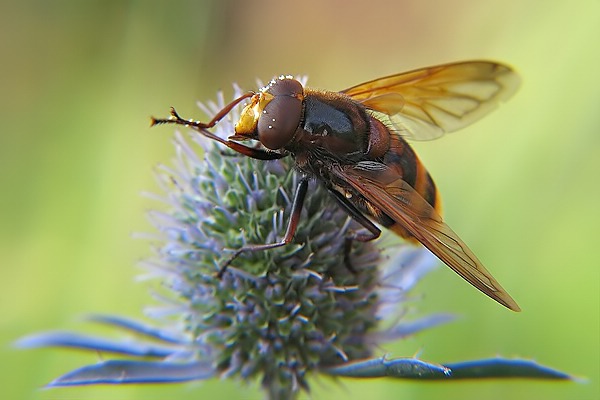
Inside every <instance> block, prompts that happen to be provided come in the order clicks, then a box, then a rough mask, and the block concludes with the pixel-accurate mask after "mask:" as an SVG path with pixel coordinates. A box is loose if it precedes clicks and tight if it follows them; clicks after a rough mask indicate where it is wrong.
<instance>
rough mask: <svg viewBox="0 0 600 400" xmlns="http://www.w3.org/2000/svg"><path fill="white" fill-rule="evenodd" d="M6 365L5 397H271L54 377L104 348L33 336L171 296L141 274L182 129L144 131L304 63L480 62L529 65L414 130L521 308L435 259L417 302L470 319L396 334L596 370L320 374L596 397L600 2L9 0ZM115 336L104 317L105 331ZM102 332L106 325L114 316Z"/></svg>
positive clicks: (373, 72)
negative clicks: (470, 122)
mask: <svg viewBox="0 0 600 400" xmlns="http://www.w3.org/2000/svg"><path fill="white" fill-rule="evenodd" d="M0 11H1V12H0V51H1V54H2V58H3V60H2V63H1V64H0V68H1V72H2V73H1V74H0V113H1V116H2V118H1V119H0V123H1V124H2V128H1V129H2V130H1V132H0V180H1V182H0V183H1V186H0V187H1V189H2V194H1V195H0V254H1V256H0V263H1V264H0V265H1V267H0V268H1V278H0V305H1V307H2V319H1V322H0V335H1V336H0V344H1V345H2V349H1V350H0V351H1V353H0V354H1V355H2V357H0V358H1V359H2V363H0V376H2V377H3V379H2V381H3V382H4V383H3V385H2V392H3V398H6V399H25V398H32V399H53V398H83V399H101V398H118V399H142V398H143V399H159V398H180V399H183V398H237V397H243V398H260V392H259V391H257V390H255V389H254V388H252V389H250V390H248V389H247V388H244V387H241V386H238V385H235V384H232V383H231V382H229V381H218V380H212V381H209V382H207V383H202V384H185V385H172V386H156V385H155V386H148V387H139V386H133V387H122V388H119V387H88V388H77V389H61V390H51V391H39V390H38V389H37V388H38V387H39V386H40V385H43V384H44V383H46V382H48V381H49V380H51V379H52V378H54V377H56V376H58V375H59V374H61V373H64V372H66V371H68V370H70V369H73V368H75V367H77V366H80V365H84V364H88V363H93V362H96V361H97V360H98V359H99V356H97V355H95V354H81V353H77V352H69V351H60V350H34V351H16V350H14V349H12V348H11V347H10V343H11V342H12V341H14V340H15V339H16V338H18V337H19V336H22V335H24V334H27V333H30V332H35V331H40V330H46V329H54V328H60V329H74V330H75V329H76V330H86V329H87V330H88V331H90V330H89V329H90V327H89V326H88V325H86V324H83V323H81V321H79V320H77V317H78V316H81V315H82V314H85V313H88V312H105V313H116V314H121V315H126V316H132V317H137V316H141V313H142V311H141V310H142V308H143V307H144V306H145V305H153V304H156V301H155V300H153V299H152V298H151V297H150V294H149V293H148V292H149V284H148V283H144V282H142V283H139V282H137V283H136V282H134V278H135V277H136V276H137V275H138V274H139V273H140V272H141V271H140V270H139V269H137V268H136V267H135V263H136V262H137V261H139V260H141V259H143V258H144V257H147V256H148V255H149V254H150V250H149V245H148V243H147V242H145V241H141V240H135V239H132V238H131V233H133V232H148V231H152V228H151V226H150V224H149V223H148V222H147V221H146V217H145V211H146V210H148V209H152V208H154V207H158V206H159V204H157V203H154V202H152V201H151V200H149V199H147V198H144V197H142V196H140V195H139V193H140V192H142V191H157V187H156V185H155V183H154V181H153V176H152V169H153V168H154V167H155V166H156V165H157V164H158V163H161V162H167V161H168V160H169V159H170V158H171V157H172V155H173V149H172V146H171V142H170V137H171V135H172V131H173V130H172V129H170V128H155V129H153V130H150V129H149V128H148V121H149V120H148V117H149V116H150V115H151V114H154V115H157V116H162V115H165V114H166V113H167V111H168V107H169V106H171V105H174V106H177V108H178V110H179V111H180V112H181V114H183V115H185V116H197V117H198V118H201V117H202V115H200V114H199V113H198V111H197V109H196V106H195V102H196V101H197V100H206V99H212V98H213V97H214V95H215V92H216V91H217V90H218V89H221V88H223V89H225V90H226V93H227V94H230V93H231V91H230V90H229V88H230V84H231V82H233V81H236V82H238V83H240V84H241V85H243V86H244V87H247V88H251V87H252V86H253V83H254V79H255V78H257V77H258V78H261V79H263V80H267V79H269V78H271V77H272V76H273V75H278V74H282V73H289V74H308V75H309V77H310V81H309V82H310V83H311V84H312V85H313V86H316V87H319V88H326V89H332V90H335V89H342V88H344V87H348V86H351V85H354V84H357V83H359V82H362V81H365V80H369V79H372V78H375V77H378V76H382V75H388V74H392V73H396V72H400V71H402V70H408V69H412V68H417V67H421V66H427V65H432V64H438V63H444V62H450V61H458V60H464V59H473V58H484V59H496V60H501V61H504V62H507V63H509V64H511V65H513V66H514V67H515V68H516V69H517V70H518V71H519V73H520V74H521V75H522V79H523V85H522V88H521V89H520V91H519V92H518V93H517V95H516V96H515V97H514V98H513V99H511V100H510V101H509V102H508V103H507V104H506V105H505V106H503V107H500V108H499V109H498V110H497V111H495V112H494V113H493V114H492V115H490V116H489V117H487V118H486V119H484V120H483V121H481V122H479V123H477V124H475V125H474V126H472V127H469V128H468V129H465V130H464V131H463V132H461V133H457V134H453V135H451V136H449V137H445V138H444V139H441V140H438V141H435V142H429V143H417V144H416V145H415V147H416V148H417V150H418V152H419V154H420V155H421V158H422V159H423V161H424V162H425V164H426V165H427V166H428V168H429V169H430V171H431V173H432V175H433V176H434V177H435V179H436V181H437V183H438V186H439V188H440V190H441V191H442V194H443V196H444V200H445V210H446V216H447V221H448V222H449V224H450V225H451V226H452V227H453V228H454V230H456V231H457V232H458V233H459V234H460V235H461V237H462V238H463V239H464V240H465V241H466V242H467V243H469V244H470V246H471V247H472V249H473V250H474V251H475V252H476V253H477V254H478V255H479V257H480V258H481V259H482V260H483V261H484V263H485V264H486V265H487V266H488V268H489V269H490V270H492V271H493V272H494V275H495V276H496V277H497V278H498V280H499V281H500V282H502V284H503V285H504V287H505V288H506V289H507V290H509V292H510V293H511V295H513V296H514V297H515V299H517V301H518V302H519V304H520V305H521V307H522V308H523V312H522V313H520V314H515V313H511V312H508V311H506V310H505V309H503V308H501V307H499V306H498V305H497V304H494V303H493V302H492V301H490V300H488V299H487V298H485V297H484V296H482V295H481V294H480V293H478V292H477V291H475V290H473V289H472V288H470V287H469V286H468V285H466V284H464V283H463V282H461V280H460V279H459V278H457V277H456V276H454V274H453V273H451V272H450V271H449V270H448V269H447V268H440V269H439V270H437V271H436V272H434V273H433V274H431V275H430V276H429V277H427V279H426V280H425V281H424V282H423V284H422V285H420V286H419V288H418V292H419V293H420V294H422V295H423V296H424V299H423V301H421V302H420V303H419V304H416V306H417V307H420V308H422V309H423V310H426V311H451V312H456V313H458V314H460V315H461V319H459V320H458V321H457V322H455V323H453V324H451V325H448V326H445V327H440V328H436V329H434V330H431V331H428V332H426V333H423V334H421V335H419V336H417V337H416V338H412V339H409V340H406V341H404V342H400V343H397V344H394V345H391V346H389V347H388V348H385V349H382V350H381V352H382V354H383V353H384V352H389V353H390V354H391V355H392V356H407V355H412V354H415V353H417V352H420V356H421V357H422V358H424V359H426V360H431V361H438V362H445V361H448V362H453V361H460V360H466V359H476V358H484V357H488V356H494V355H497V354H500V355H503V356H509V357H510V356H521V357H526V358H534V359H536V360H537V361H539V362H541V363H543V364H546V365H549V366H552V367H555V368H559V369H562V370H564V371H567V372H570V373H573V374H576V375H577V376H580V377H586V378H587V379H588V381H587V383H548V382H531V381H486V382H468V383H447V384H443V383H435V384H432V383H418V382H387V381H383V380H374V381H342V382H341V385H338V384H335V383H332V382H331V381H328V380H326V379H320V380H318V381H317V382H315V384H314V395H313V396H314V398H331V397H333V396H345V397H350V398H357V399H358V398H370V399H372V398H385V399H389V398H427V399H429V398H443V399H448V400H449V399H480V398H486V399H506V398H514V399H517V398H519V399H521V398H532V399H535V398H540V399H541V398H543V399H567V398H569V399H570V398H572V399H595V398H598V396H599V383H598V379H599V363H600V360H599V347H600V345H599V341H600V337H599V335H600V333H599V324H600V323H599V313H600V310H599V303H600V300H599V292H598V290H599V281H600V277H599V273H598V260H599V258H600V250H599V245H600V229H599V228H598V226H600V211H599V207H600V180H599V178H598V174H599V173H600V138H599V137H600V135H599V133H600V112H599V111H600V80H599V78H598V76H599V74H598V66H599V65H600V44H599V43H600V42H599V39H600V2H598V1H595V0H574V1H571V2H566V1H548V0H547V1H541V0H540V1H529V2H525V1H521V0H505V1H487V2H486V1H467V0H460V1H452V2H437V1H391V0H390V1H378V0H372V1H369V2H348V1H341V0H340V1H329V2H326V1H303V2H292V1H285V2H284V1H274V0H273V1H266V0H265V1H254V2H249V1H239V2H237V1H211V2H209V1H204V2H202V1H199V2H166V1H164V2H162V1H137V2H135V1H130V2H125V1H123V2H120V1H87V2H75V1H73V2H44V1H28V2H27V1H26V2H11V4H6V3H5V4H3V5H2V6H1V9H0ZM93 332H98V331H93ZM100 333H107V332H106V331H104V330H103V331H100Z"/></svg>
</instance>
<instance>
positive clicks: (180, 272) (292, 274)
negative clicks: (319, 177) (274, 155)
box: [155, 93, 432, 397]
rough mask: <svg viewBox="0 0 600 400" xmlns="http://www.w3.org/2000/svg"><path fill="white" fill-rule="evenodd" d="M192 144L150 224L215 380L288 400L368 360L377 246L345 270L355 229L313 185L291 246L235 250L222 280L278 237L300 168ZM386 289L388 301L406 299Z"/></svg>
mask: <svg viewBox="0 0 600 400" xmlns="http://www.w3.org/2000/svg"><path fill="white" fill-rule="evenodd" d="M240 94H241V93H236V95H240ZM222 106H224V104H223V101H222V99H221V100H220V101H219V103H217V104H209V105H208V106H206V107H204V106H202V108H203V109H204V111H205V113H207V114H208V115H211V114H214V113H216V112H217V111H218V109H220V108H221V107H222ZM238 118H239V111H238V110H234V111H233V112H231V113H230V114H229V115H228V116H227V118H226V119H225V120H222V121H221V122H220V123H219V124H218V128H217V134H222V135H223V136H226V135H228V134H230V133H231V132H233V124H234V123H235V122H236V121H237V120H238ZM192 140H194V141H196V142H199V143H200V144H201V146H202V148H203V149H205V151H204V154H203V157H202V158H200V157H199V156H198V155H197V154H198V153H197V152H196V151H193V150H192V149H191V148H190V147H189V145H188V144H187V142H186V141H185V140H184V139H183V138H182V137H181V136H177V138H176V146H177V148H178V158H177V162H176V168H175V169H165V170H164V171H165V173H164V174H162V175H161V182H162V184H163V186H164V187H165V189H166V192H167V193H168V196H169V197H168V203H169V205H170V207H171V211H170V212H169V214H168V216H165V215H162V216H163V217H166V218H160V217H159V218H155V222H156V224H155V225H156V226H157V228H158V229H160V230H161V231H162V232H164V233H165V234H166V237H168V243H167V245H166V246H164V247H163V248H162V249H161V250H160V257H159V258H160V260H161V263H162V264H163V265H164V268H165V269H167V270H169V271H171V272H173V277H174V279H173V280H172V282H171V288H172V290H173V291H174V292H176V293H177V294H178V296H179V297H180V298H181V299H182V300H183V302H184V304H185V305H186V308H187V311H186V317H185V320H186V321H187V330H188V331H189V333H191V334H192V336H193V337H195V338H196V340H197V341H198V342H200V343H202V344H203V345H204V346H206V347H207V349H209V350H210V351H209V353H210V354H211V356H212V357H213V360H212V361H213V365H214V366H215V368H216V370H217V371H218V373H219V374H221V375H226V376H239V377H241V378H243V379H250V378H254V377H255V376H259V377H260V378H261V381H262V385H263V386H264V387H265V388H267V389H268V390H269V391H270V392H272V391H275V392H276V391H278V390H282V391H283V392H290V393H291V392H295V391H296V390H297V389H298V388H304V389H307V388H308V383H307V380H306V378H307V373H309V372H310V371H314V370H319V369H320V368H323V367H331V366H335V365H339V364H341V363H345V362H347V361H349V360H357V359H363V358H366V357H368V356H370V355H371V353H372V349H373V345H374V342H373V340H372V337H371V334H372V333H374V332H375V328H376V327H377V323H378V310H379V309H380V307H381V305H382V303H383V302H385V301H386V299H385V298H382V296H381V295H380V293H379V291H380V290H381V289H382V285H381V275H380V274H381V270H380V269H378V267H377V266H378V265H379V264H381V262H382V261H383V259H382V256H381V252H380V249H379V248H378V247H377V244H376V243H375V242H367V243H360V242H358V243H355V244H354V245H353V248H352V253H351V262H352V267H353V268H352V271H351V270H350V269H349V267H348V265H347V263H345V262H344V257H343V254H344V245H345V241H346V237H347V236H348V235H349V234H350V231H351V230H355V229H359V227H358V226H356V224H355V223H353V222H352V220H351V219H350V218H349V217H348V215H347V214H346V213H345V212H344V210H342V209H341V208H340V207H339V205H338V204H337V203H335V201H334V200H333V199H332V198H331V195H330V194H329V193H328V192H327V190H326V189H324V188H323V187H322V186H321V185H319V183H318V182H311V183H310V188H309V195H308V196H307V198H306V200H305V203H304V208H303V212H302V216H301V220H300V221H301V222H300V223H299V227H298V229H297V231H296V234H295V237H294V242H293V243H292V244H289V245H286V246H283V247H279V248H275V249H271V250H266V251H257V252H245V253H242V255H240V257H239V258H237V259H235V261H234V262H233V264H232V265H231V266H229V267H228V269H227V271H226V272H225V274H224V275H223V276H222V277H218V276H217V272H218V271H219V269H220V268H221V266H222V265H223V264H224V263H226V262H227V261H228V259H229V258H230V257H231V255H232V251H235V250H237V249H239V248H241V247H243V246H246V245H248V244H262V243H273V242H276V241H278V240H279V239H280V238H281V237H282V236H283V235H284V232H285V229H286V222H287V220H288V218H289V211H290V208H291V202H292V199H293V197H294V191H295V189H296V186H297V184H298V173H297V172H296V171H295V170H294V168H293V160H292V159H291V158H284V159H282V160H277V161H271V162H261V161H256V160H253V159H250V158H248V157H244V156H240V155H236V154H228V153H223V149H221V148H219V147H217V146H215V145H213V144H212V143H207V141H206V139H204V138H202V137H201V136H199V135H194V136H192ZM422 257H424V258H425V259H426V258H428V257H427V254H425V253H423V254H422ZM431 265H432V260H431V259H430V260H429V263H428V262H426V261H425V262H424V264H423V265H422V266H423V267H424V268H426V267H427V266H431ZM397 277H398V276H396V278H397ZM393 286H394V285H393V284H390V285H388V287H387V289H388V291H389V288H390V287H393ZM393 290H395V291H396V292H397V293H396V296H395V299H394V301H395V300H397V299H398V298H399V297H400V296H401V295H402V294H403V293H404V292H403V290H402V287H398V286H397V287H395V288H394V289H393ZM204 356H206V355H204ZM272 394H275V393H272ZM275 397H280V396H275Z"/></svg>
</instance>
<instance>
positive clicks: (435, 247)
mask: <svg viewBox="0 0 600 400" xmlns="http://www.w3.org/2000/svg"><path fill="white" fill-rule="evenodd" d="M334 173H336V174H337V175H338V177H339V178H340V179H343V180H344V181H345V182H347V183H349V184H350V185H351V186H352V187H353V188H354V189H356V191H357V192H358V193H360V194H361V195H362V196H364V198H365V199H366V200H367V201H369V202H370V203H372V204H373V205H374V206H375V207H377V208H378V209H380V210H381V211H383V212H384V213H385V214H387V215H388V216H389V217H391V218H392V219H393V220H394V221H395V222H396V223H399V224H400V225H401V226H402V227H403V228H405V229H406V230H407V231H408V232H409V233H410V234H412V235H413V236H414V237H415V238H416V239H417V240H418V241H419V242H421V243H422V244H423V245H424V246H425V247H427V248H428V249H429V250H430V251H431V252H432V253H434V254H435V255H436V256H437V257H438V258H439V259H440V260H442V261H443V262H444V263H445V264H446V265H448V266H449V267H450V268H452V269H453V270H454V271H455V272H456V273H457V274H459V275H460V276H462V277H463V278H464V279H465V280H466V281H467V282H469V283H470V284H471V285H473V286H475V287H476V288H477V289H479V290H480V291H482V292H483V293H485V294H486V295H488V296H489V297H491V298H492V299H494V300H496V301H497V302H498V303H500V304H502V305H504V306H505V307H507V308H509V309H511V310H513V311H520V308H519V306H518V305H517V303H516V302H515V301H514V300H513V299H512V297H510V295H509V294H508V293H507V292H506V291H505V290H504V289H503V288H502V286H501V285H500V284H499V283H498V282H497V281H496V279H494V277H493V276H492V275H491V274H490V272H489V271H488V270H487V269H486V268H485V267H484V266H483V264H482V263H481V261H479V259H478V258H477V257H476V256H475V254H473V252H472V251H471V249H469V247H468V246H467V245H466V244H465V243H464V242H463V241H462V240H461V239H460V238H459V237H458V235H457V234H456V233H455V232H454V231H453V230H452V229H450V227H449V226H448V225H446V224H445V223H444V221H443V220H442V218H441V217H440V215H439V214H438V213H437V212H436V211H435V210H434V208H433V207H432V206H431V205H430V204H429V203H428V202H427V201H425V200H424V199H423V198H422V197H421V196H420V195H419V194H418V193H417V192H416V191H415V190H414V189H413V188H412V187H411V186H410V185H409V184H408V183H406V182H405V181H403V180H402V179H400V178H398V177H397V176H394V173H393V172H392V171H391V170H390V169H389V168H388V167H386V166H385V165H384V164H381V163H373V162H361V163H358V164H357V165H354V166H345V167H341V168H340V169H335V170H334Z"/></svg>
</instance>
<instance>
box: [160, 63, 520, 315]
mask: <svg viewBox="0 0 600 400" xmlns="http://www.w3.org/2000/svg"><path fill="white" fill-rule="evenodd" d="M518 85H519V78H518V76H517V75H516V74H515V73H514V72H513V71H512V70H511V69H510V68H509V67H507V66H505V65H502V64H498V63H494V62H488V61H467V62H459V63H451V64H444V65H439V66H434V67H429V68H422V69H417V70H414V71H410V72H404V73H400V74H397V75H391V76H387V77H384V78H379V79H375V80H372V81H369V82H365V83H362V84H360V85H357V86H353V87H351V88H349V89H346V90H342V91H341V92H330V91H322V90H313V89H310V88H305V87H303V86H302V84H301V83H300V82H298V81H297V80H295V79H294V78H292V77H289V76H281V77H279V78H277V79H274V80H272V81H271V82H270V83H269V84H268V85H267V86H266V87H264V88H263V89H261V90H260V91H259V92H258V93H254V92H250V93H246V94H245V95H243V96H241V97H239V98H237V99H235V100H234V101H233V102H231V103H230V104H228V105H227V106H225V107H224V108H223V109H222V110H221V111H219V112H218V113H217V114H216V115H215V117H214V118H213V119H212V120H210V121H209V122H207V123H203V122H199V121H194V120H186V119H183V118H181V117H180V116H179V115H178V114H177V112H176V111H175V110H174V109H171V116H170V117H169V118H167V119H155V118H153V119H152V125H156V124H166V123H170V124H178V125H184V126H189V127H192V128H193V129H195V130H196V131H198V133H200V134H201V135H203V136H206V137H208V138H210V139H213V140H216V141H218V142H220V143H222V144H223V145H225V146H227V147H229V148H230V149H232V150H234V151H236V152H238V153H241V154H243V155H246V156H249V157H252V158H256V159H260V160H274V159H279V158H283V157H286V156H291V157H293V158H294V160H295V166H296V168H297V170H298V171H300V173H301V174H302V179H301V180H300V183H299V185H298V188H297V189H296V195H295V197H294V201H293V204H292V210H291V216H290V219H289V221H288V225H287V229H286V233H285V235H284V238H283V239H282V240H281V241H279V242H276V243H268V244H257V245H252V246H247V247H243V248H241V249H239V250H238V251H237V252H236V253H235V254H234V255H233V257H232V258H230V259H229V261H228V262H227V263H225V265H223V266H222V268H221V270H220V272H219V276H221V275H222V274H223V273H224V272H225V270H226V268H227V266H228V265H229V264H230V263H231V261H232V260H233V259H235V257H237V256H238V255H240V254H241V253H242V252H244V251H256V250H267V249H272V248H275V247H279V246H284V245H285V244H288V243H290V242H291V241H292V239H293V236H294V233H295V231H296V227H297V226H298V223H299V219H300V213H301V211H302V204H303V201H304V198H305V196H306V192H307V187H308V180H309V179H310V178H314V179H317V180H318V181H320V182H321V183H322V184H323V185H325V187H326V188H327V189H328V190H329V192H331V194H332V195H333V198H334V199H336V200H337V202H338V203H339V204H340V206H341V207H342V208H343V209H345V210H346V211H347V212H348V214H349V215H350V216H351V217H352V218H354V219H355V220H356V221H357V222H358V223H359V224H360V225H362V226H363V227H364V228H366V230H365V231H358V232H355V233H354V234H352V235H351V236H349V237H348V239H347V240H346V246H345V247H346V254H345V258H346V261H347V265H348V266H349V268H350V269H351V263H350V262H349V261H348V256H349V254H350V249H351V244H352V241H353V240H358V241H363V242H366V241H369V240H373V239H376V238H377V237H379V235H380V233H381V231H380V229H379V228H378V227H377V226H376V225H375V224H379V225H380V226H383V227H385V228H388V229H390V230H392V231H393V232H395V233H396V234H398V235H400V236H402V237H403V238H405V239H408V240H409V241H413V242H420V243H421V244H422V245H423V246H425V247H426V248H428V249H429V250H430V251H431V252H433V253H434V254H435V255H436V256H437V257H438V258H439V259H440V260H442V261H443V262H444V263H445V264H446V265H448V266H449V267H450V268H452V269H453V270H454V271H455V272H456V273H458V274H459V275H460V276H462V277H463V278H464V279H465V280H466V281H467V282H469V283H470V284H471V285H473V286H475V287H476V288H477V289H479V290H480V291H482V292H483V293H485V294H486V295H488V296H489V297H491V298H492V299H494V300H496V301H497V302H499V303H500V304H502V305H504V306H505V307H507V308H509V309H511V310H514V311H519V310H520V308H519V306H518V305H517V303H516V302H515V301H514V300H513V299H512V298H511V297H510V295H509V294H508V293H507V292H506V291H505V290H504V289H503V288H502V286H500V284H499V283H498V282H497V281H496V280H495V279H494V278H493V277H492V275H491V274H490V273H489V272H488V271H487V269H485V267H484V266H483V265H482V263H481V262H480V261H479V259H478V258H477V257H476V256H475V254H473V252H472V251H471V250H470V249H469V248H468V247H467V245H466V244H465V243H464V242H463V241H462V240H461V239H460V238H459V237H458V235H457V234H456V233H455V232H454V231H453V230H452V229H450V227H449V226H448V225H446V224H445V223H444V221H443V220H442V217H441V202H440V196H439V193H438V191H437V189H436V186H435V184H434V182H433V179H432V178H431V176H430V175H429V173H428V172H427V170H426V169H425V167H424V166H423V164H422V163H421V161H419V158H418V157H417V155H416V154H415V152H414V151H413V149H412V148H411V147H410V146H409V144H408V143H407V142H406V139H414V140H430V139H436V138H438V137H440V136H442V135H444V134H445V133H448V132H453V131H455V130H457V129H460V128H462V127H464V126H467V125H469V124H471V123H473V122H475V121H476V120H478V119H479V118H481V117H483V116H484V115H486V114H487V113H488V112H490V111H491V110H492V109H494V108H495V107H496V106H497V105H498V103H500V102H501V101H503V100H506V99H507V98H509V97H510V96H511V95H512V94H513V93H514V92H515V90H516V89H517V87H518ZM246 99H250V102H249V103H248V104H247V105H246V106H245V108H244V109H243V111H242V113H241V117H240V119H239V121H238V122H237V124H236V125H235V132H233V134H232V136H230V137H229V138H228V139H223V138H221V137H218V136H216V135H214V134H213V133H212V132H210V131H209V130H208V129H210V128H211V127H213V126H215V125H216V124H217V123H218V122H219V120H221V119H222V118H223V117H224V116H226V115H227V114H228V113H229V112H230V111H231V110H232V109H233V108H234V107H235V106H236V105H238V104H239V103H240V102H242V101H244V100H246ZM247 140H255V141H258V142H260V144H261V145H262V146H260V147H249V146H246V145H244V144H242V143H240V142H243V141H247Z"/></svg>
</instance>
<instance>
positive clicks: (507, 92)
mask: <svg viewBox="0 0 600 400" xmlns="http://www.w3.org/2000/svg"><path fill="white" fill-rule="evenodd" d="M519 82H520V79H519V77H518V75H517V74H516V73H515V72H514V71H513V70H512V69H510V68H509V67H508V66H506V65H503V64H498V63H494V62H489V61H466V62H459V63H452V64H444V65H438V66H434V67H429V68H422V69H417V70H414V71H410V72H404V73H400V74H397V75H391V76H387V77H384V78H379V79H375V80H372V81H369V82H365V83H362V84H360V85H357V86H354V87H351V88H349V89H346V90H343V91H342V93H345V94H346V95H348V96H350V97H352V98H353V99H354V100H357V101H359V102H361V103H362V104H363V105H364V106H365V107H367V108H368V109H370V110H373V111H376V112H378V113H381V114H385V116H387V118H388V119H389V122H390V123H391V124H392V125H393V126H394V127H395V128H396V129H397V130H398V131H399V133H400V134H402V135H403V136H405V137H407V138H409V139H415V140H429V139H435V138H438V137H440V136H442V135H443V134H444V133H447V132H453V131H455V130H458V129H460V128H462V127H465V126H467V125H469V124H471V123H473V122H475V121H477V120H478V119H480V118H481V117H483V116H484V115H486V114H488V113H489V112H490V111H491V110H493V109H494V108H496V106H497V105H498V104H499V103H500V102H501V101H504V100H506V99H508V98H509V97H510V96H512V95H513V94H514V92H515V91H516V90H517V88H518V87H519ZM383 122H386V121H385V118H383Z"/></svg>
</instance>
